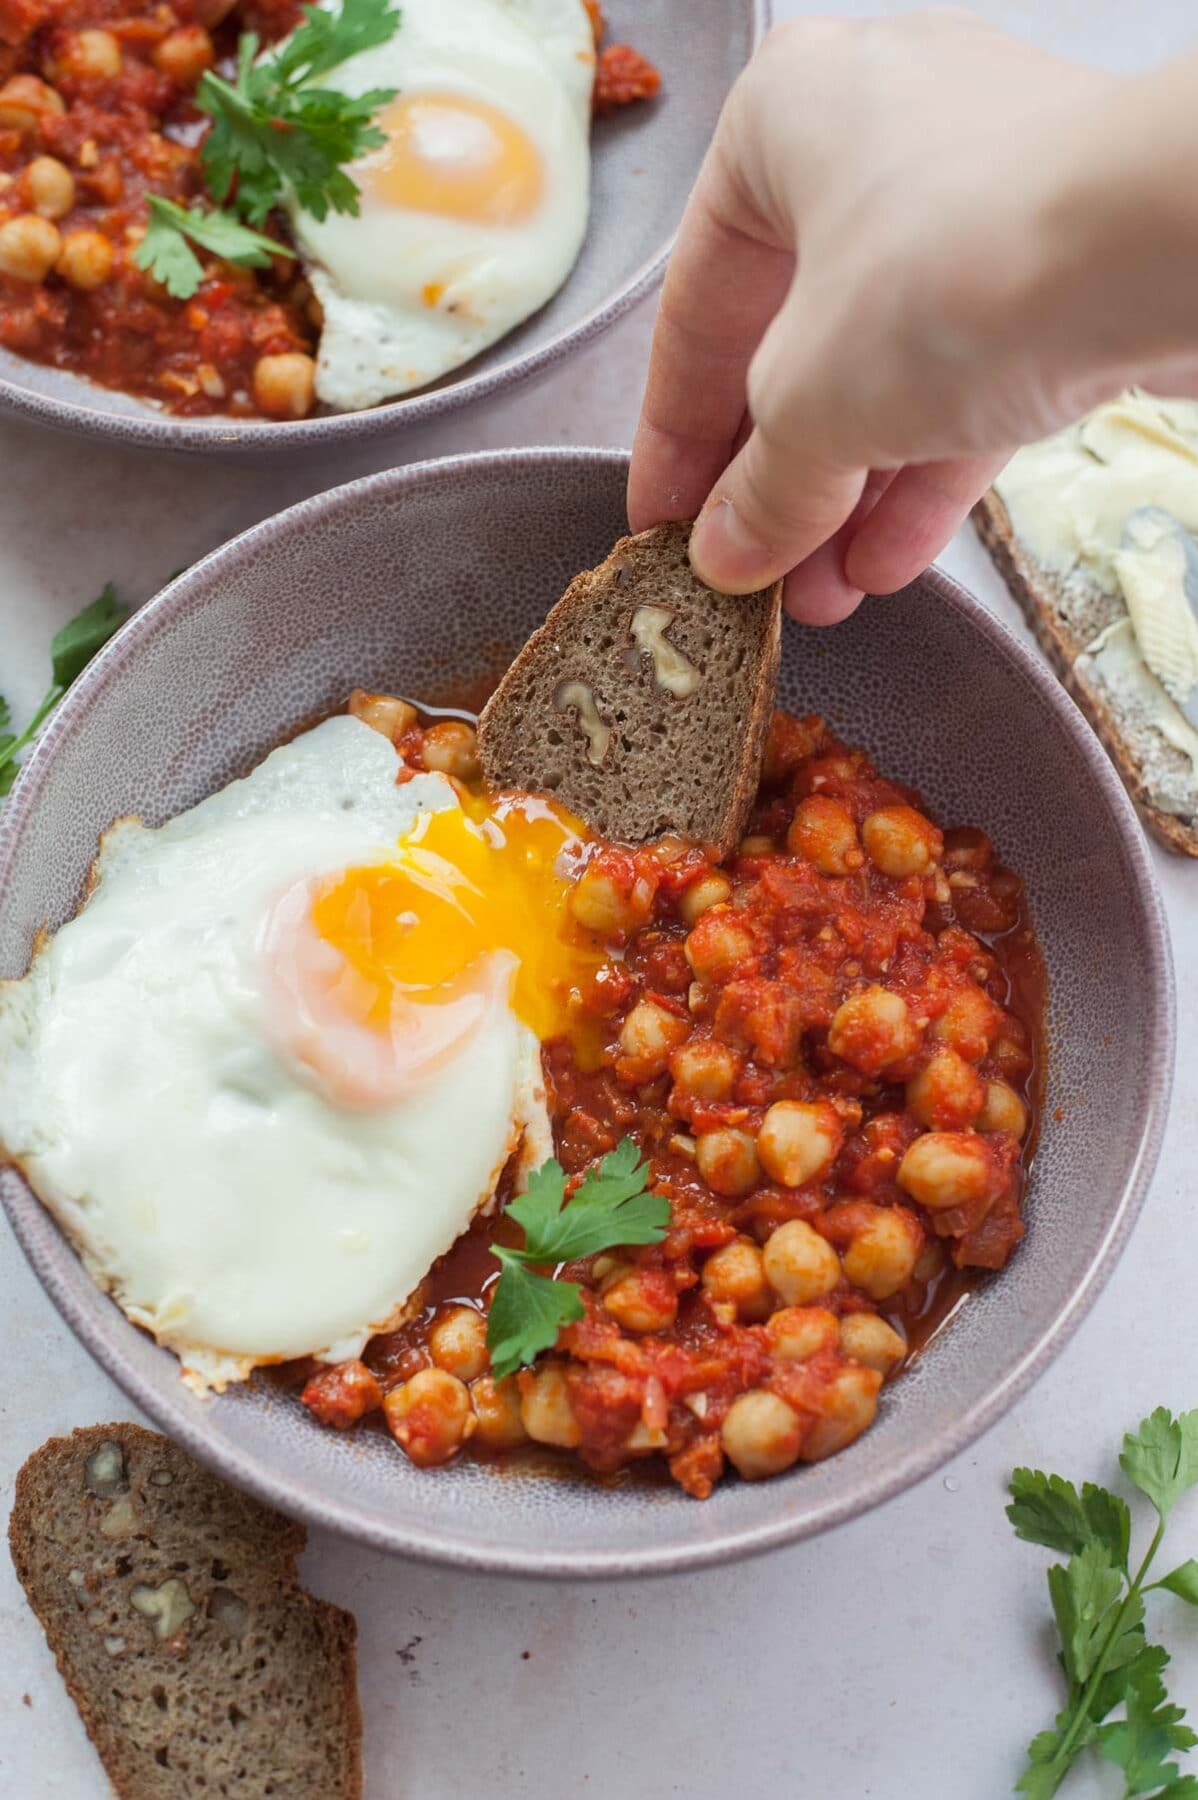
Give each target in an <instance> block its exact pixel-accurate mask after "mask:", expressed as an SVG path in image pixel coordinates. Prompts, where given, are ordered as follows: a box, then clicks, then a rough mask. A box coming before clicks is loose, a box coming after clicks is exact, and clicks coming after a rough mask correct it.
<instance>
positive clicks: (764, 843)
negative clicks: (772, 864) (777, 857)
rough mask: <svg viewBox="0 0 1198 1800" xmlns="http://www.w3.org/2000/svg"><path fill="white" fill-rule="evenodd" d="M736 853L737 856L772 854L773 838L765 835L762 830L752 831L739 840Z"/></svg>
mask: <svg viewBox="0 0 1198 1800" xmlns="http://www.w3.org/2000/svg"><path fill="white" fill-rule="evenodd" d="M736 854H737V855H738V856H747V857H753V856H772V855H773V854H774V840H773V838H772V837H766V836H765V835H764V833H763V832H760V831H758V832H753V833H751V834H750V835H749V836H748V837H745V838H742V839H741V840H740V845H739V847H738V849H737V852H736Z"/></svg>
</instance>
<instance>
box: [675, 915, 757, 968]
mask: <svg viewBox="0 0 1198 1800" xmlns="http://www.w3.org/2000/svg"><path fill="white" fill-rule="evenodd" d="M684 948H685V950H686V960H687V962H688V963H689V964H690V966H691V968H692V969H693V970H694V972H695V974H696V975H697V976H698V978H699V980H700V981H727V980H728V979H729V977H730V976H731V975H733V974H735V972H736V970H737V969H738V968H739V967H740V965H741V964H742V963H744V962H747V961H748V960H749V958H750V957H751V956H752V954H753V938H752V934H751V933H750V931H749V928H748V926H747V925H742V924H741V923H740V922H739V921H738V920H737V919H736V917H735V916H734V915H733V914H732V913H728V912H707V913H704V915H703V917H702V918H701V919H700V920H699V922H698V924H697V925H695V926H693V927H692V929H691V932H690V935H689V936H688V938H687V940H686V944H685V946H684Z"/></svg>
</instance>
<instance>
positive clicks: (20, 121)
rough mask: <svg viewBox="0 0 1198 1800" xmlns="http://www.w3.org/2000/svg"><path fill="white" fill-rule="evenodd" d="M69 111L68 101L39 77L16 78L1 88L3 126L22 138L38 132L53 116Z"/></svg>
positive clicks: (20, 76)
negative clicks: (43, 123) (17, 132)
mask: <svg viewBox="0 0 1198 1800" xmlns="http://www.w3.org/2000/svg"><path fill="white" fill-rule="evenodd" d="M65 111H66V102H65V101H64V100H63V97H62V95H61V94H59V93H57V92H56V91H55V90H54V88H52V87H50V86H49V85H48V83H46V82H44V81H40V80H39V79H38V77H37V76H36V75H14V76H12V77H11V79H10V80H8V81H6V82H5V83H4V86H3V87H0V126H3V127H4V129H5V130H8V131H19V132H20V133H21V134H22V136H26V135H28V133H30V132H32V131H36V130H37V129H38V127H39V126H40V125H41V122H42V120H43V119H44V118H45V117H46V116H47V114H49V113H57V114H61V113H64V112H65Z"/></svg>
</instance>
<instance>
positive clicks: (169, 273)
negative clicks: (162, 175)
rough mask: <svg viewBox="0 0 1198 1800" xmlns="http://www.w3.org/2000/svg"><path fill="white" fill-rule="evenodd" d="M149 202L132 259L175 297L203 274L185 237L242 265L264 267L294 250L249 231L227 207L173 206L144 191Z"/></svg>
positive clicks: (187, 293)
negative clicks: (224, 209) (143, 231)
mask: <svg viewBox="0 0 1198 1800" xmlns="http://www.w3.org/2000/svg"><path fill="white" fill-rule="evenodd" d="M149 208H150V222H149V224H148V226H147V227H146V234H145V236H144V237H143V238H142V240H141V243H140V244H139V245H138V246H137V250H136V251H135V253H134V261H135V262H136V263H137V265H138V267H139V268H142V269H147V270H148V271H149V272H150V274H151V275H153V277H154V279H155V280H156V281H160V282H161V283H162V285H163V287H164V288H165V289H166V291H167V293H168V294H170V295H172V296H173V297H174V298H175V299H176V300H189V299H190V298H191V296H192V295H193V294H194V293H195V291H196V289H197V288H198V287H199V285H200V283H201V281H202V280H203V279H204V269H203V265H202V264H201V262H200V259H199V257H198V256H197V255H196V254H195V251H194V250H193V249H192V248H191V244H189V243H188V241H187V240H188V238H190V239H191V242H192V243H195V244H199V245H201V246H202V247H203V248H204V249H205V250H210V251H211V252H212V254H213V255H214V256H220V257H223V258H224V260H225V261H226V262H231V263H237V264H239V265H240V266H241V267H243V268H251V269H264V268H266V267H267V266H268V264H269V263H270V259H271V257H272V256H288V257H294V256H295V251H294V250H289V249H288V248H287V246H286V245H285V244H280V243H279V242H278V240H277V239H276V238H271V237H264V236H263V235H262V233H261V232H259V231H251V230H250V228H249V227H248V225H243V224H241V222H240V220H238V219H235V218H234V217H233V215H232V213H227V212H218V211H209V212H205V211H204V209H203V208H202V207H198V206H193V207H191V208H190V209H189V208H187V207H183V206H176V204H175V202H174V201H173V200H165V199H164V198H163V197H162V195H161V194H151V195H150V196H149Z"/></svg>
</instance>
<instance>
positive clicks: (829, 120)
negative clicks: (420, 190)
mask: <svg viewBox="0 0 1198 1800" xmlns="http://www.w3.org/2000/svg"><path fill="white" fill-rule="evenodd" d="M1153 83H1155V84H1156V89H1155V91H1154V90H1153ZM1195 86H1196V82H1195V75H1194V65H1193V64H1188V65H1186V64H1182V65H1175V67H1174V69H1173V70H1172V71H1166V72H1165V74H1164V75H1162V76H1158V77H1141V78H1135V79H1133V78H1131V77H1121V76H1112V75H1110V74H1106V73H1102V72H1100V71H1097V70H1092V69H1087V68H1083V67H1081V66H1079V65H1074V64H1071V63H1066V62H1062V61H1059V60H1058V59H1056V58H1054V57H1051V56H1048V55H1045V54H1044V53H1043V52H1041V51H1038V50H1034V49H1032V48H1030V47H1028V46H1026V45H1023V44H1020V43H1017V42H1015V41H1014V40H1012V39H1009V38H1005V37H1003V36H1001V35H999V34H998V33H997V32H995V31H992V30H990V29H989V28H988V27H987V26H985V25H984V24H982V23H981V22H980V21H979V20H977V19H974V18H973V17H971V16H970V15H968V14H965V13H959V12H956V11H944V12H940V11H937V12H927V13H918V14H914V15H910V16H908V17H905V18H903V19H898V20H895V21H892V22H885V21H874V22H869V23H835V22H831V21H825V20H816V21H805V22H803V23H800V24H796V25H790V26H786V27H783V28H782V29H780V30H777V31H774V32H772V33H771V34H770V36H769V38H768V39H767V40H766V42H765V44H764V45H763V47H762V49H761V51H760V52H759V53H758V55H757V56H756V57H755V58H754V60H753V62H752V63H751V64H750V66H749V67H748V69H747V70H746V71H745V73H744V75H743V76H742V77H741V79H740V81H739V82H738V83H737V85H736V87H735V88H734V89H733V91H732V94H731V95H730V97H729V100H728V104H727V106H726V107H725V110H724V113H723V116H722V118H721V120H720V124H719V127H718V129H717V132H716V136H715V139H714V141H713V143H712V146H711V149H710V151H709V153H708V156H707V159H706V161H705V163H704V166H703V170H702V172H701V174H700V177H699V180H698V183H697V185H696V188H695V192H694V194H693V195H692V197H691V201H690V204H689V206H688V208H687V212H686V215H685V218H684V220H683V224H682V229H681V232H680V235H679V239H678V244H677V247H676V249H675V251H674V255H673V258H672V260H671V263H670V267H669V271H668V274H667V277H666V282H665V287H664V290H663V293H662V299H661V308H660V313H659V316H658V321H657V327H656V330H655V333H654V339H653V351H652V358H651V362H650V368H649V377H648V385H647V389H646V393H645V399H644V405H643V410H642V414H641V420H640V425H639V427H638V430H637V435H636V441H635V446H634V449H633V459H632V473H631V478H630V483H629V499H628V504H629V515H630V519H631V523H632V528H633V530H641V529H644V528H645V527H646V526H648V525H651V524H655V523H657V522H658V521H660V520H662V519H668V518H686V517H690V516H692V515H693V514H695V513H700V519H699V523H698V525H697V527H696V530H695V533H694V535H693V537H692V540H691V559H692V562H693V563H694V566H695V568H696V571H697V572H698V573H699V574H700V575H701V576H702V577H703V578H704V579H705V580H707V581H708V582H709V583H710V584H711V585H712V586H713V587H715V588H717V589H720V590H722V591H724V592H726V593H747V592H750V591H751V590H753V589H755V588H758V587H761V586H763V585H764V584H765V583H767V582H769V581H772V580H775V579H776V578H777V577H778V576H780V575H787V582H786V604H787V608H788V610H789V611H790V612H792V613H793V614H795V616H796V617H799V618H802V619H805V620H808V621H810V622H813V623H828V622H831V621H834V620H837V619H841V618H843V617H845V615H846V614H847V613H849V612H851V611H852V610H853V608H854V607H855V606H856V604H857V602H858V601H859V600H860V598H861V595H862V593H863V591H869V592H874V593H889V592H892V591H893V590H894V589H896V588H898V587H901V586H902V585H903V584H904V583H906V582H907V581H910V580H911V579H912V578H913V577H914V576H915V575H916V574H918V572H919V571H920V570H921V569H922V568H924V567H925V566H926V564H927V563H928V562H930V561H931V560H932V558H933V557H934V556H936V555H937V554H938V552H939V551H940V550H941V549H942V548H943V546H944V545H945V543H946V542H947V541H948V539H949V538H950V537H951V535H952V533H953V532H954V531H955V530H956V528H957V526H958V525H959V524H960V522H961V520H962V519H963V518H964V517H965V515H966V513H967V512H968V509H969V507H970V506H971V505H972V504H973V502H974V501H975V500H976V499H977V498H978V496H979V495H980V494H981V493H982V492H983V490H984V489H985V488H986V487H987V486H988V485H989V482H990V480H991V478H992V476H993V475H994V474H995V473H996V472H997V470H998V469H999V468H1000V467H1001V466H1002V464H1003V462H1004V461H1005V460H1006V458H1007V456H1008V455H1009V454H1010V452H1011V451H1012V450H1013V449H1014V448H1015V447H1016V446H1017V445H1019V444H1020V443H1025V442H1028V441H1030V440H1031V439H1033V438H1036V437H1040V436H1042V435H1044V434H1045V433H1046V432H1048V431H1051V430H1054V429H1056V428H1057V427H1058V426H1060V425H1062V424H1065V423H1066V422H1067V421H1068V420H1070V419H1072V418H1076V417H1077V416H1078V415H1079V414H1080V413H1081V412H1083V411H1085V409H1086V408H1087V407H1088V406H1091V405H1094V404H1096V403H1097V402H1098V401H1099V400H1100V399H1104V398H1107V397H1108V396H1110V395H1111V394H1114V393H1117V392H1118V391H1119V390H1120V388H1122V387H1123V386H1125V385H1126V384H1127V383H1128V381H1130V380H1140V381H1143V382H1145V383H1149V382H1151V383H1152V384H1153V385H1157V386H1158V387H1159V386H1161V385H1167V386H1170V387H1171V388H1172V390H1173V391H1185V388H1186V386H1190V387H1194V386H1195V385H1196V383H1198V270H1194V269H1192V268H1190V267H1189V266H1183V265H1186V264H1187V259H1188V263H1190V264H1192V263H1194V262H1195V261H1196V260H1198V254H1196V253H1195V252H1194V251H1192V250H1179V244H1186V243H1189V244H1192V243H1193V242H1194V241H1195V239H1194V237H1193V235H1191V236H1190V238H1188V239H1186V238H1184V237H1182V236H1180V235H1179V234H1180V231H1181V225H1182V222H1183V219H1184V221H1185V222H1186V223H1187V224H1188V223H1189V222H1190V212H1189V211H1188V210H1187V209H1192V207H1193V205H1194V202H1193V201H1192V199H1191V198H1190V193H1191V190H1192V188H1193V183H1192V180H1191V179H1190V178H1189V176H1188V175H1187V173H1186V171H1187V169H1192V167H1193V162H1192V160H1190V158H1191V156H1192V154H1193V148H1194V141H1193V140H1194V126H1193V124H1192V123H1191V121H1192V120H1193V118H1194V116H1195V111H1196V108H1195V104H1194V103H1195ZM1169 120H1172V121H1173V123H1174V124H1175V126H1176V131H1175V133H1174V138H1175V139H1176V141H1174V140H1173V139H1170V138H1169V135H1168V132H1167V131H1164V126H1165V124H1167V122H1168V121H1169ZM1162 133H1163V135H1162ZM1170 184H1172V185H1170ZM1179 214H1180V215H1181V217H1179V216H1177V215H1179ZM796 247H797V248H798V254H797V255H796ZM1133 258H1134V259H1135V260H1134V262H1133V260H1132V259H1133ZM1166 289H1167V290H1168V297H1166V296H1165V295H1164V290H1166ZM1154 378H1155V379H1154Z"/></svg>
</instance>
